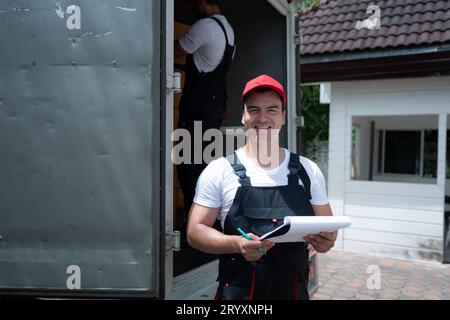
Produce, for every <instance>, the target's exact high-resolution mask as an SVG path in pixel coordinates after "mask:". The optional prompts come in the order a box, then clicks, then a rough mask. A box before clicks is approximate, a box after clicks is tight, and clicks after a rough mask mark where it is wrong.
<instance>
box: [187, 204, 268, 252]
mask: <svg viewBox="0 0 450 320" xmlns="http://www.w3.org/2000/svg"><path fill="white" fill-rule="evenodd" d="M219 210H220V208H207V207H203V206H201V205H198V204H196V203H193V204H192V207H191V210H190V212H189V221H188V230H187V240H188V242H189V244H190V245H191V246H192V247H193V248H196V249H198V250H201V251H203V252H206V253H211V254H228V253H240V254H242V255H243V256H244V258H245V259H246V260H247V261H255V260H258V259H259V258H261V256H262V253H260V252H259V250H258V248H259V247H260V246H262V247H263V249H264V250H265V251H267V250H269V249H270V248H271V247H272V246H273V245H274V244H273V243H272V242H270V241H267V240H265V241H262V242H261V241H259V240H258V239H259V238H258V237H257V236H255V235H253V234H251V233H250V234H249V236H250V237H251V238H252V239H253V240H252V241H250V240H246V239H245V238H244V237H241V236H231V235H225V234H223V233H221V232H219V231H217V230H216V229H214V228H212V226H213V224H214V221H215V220H216V219H217V215H218V213H219Z"/></svg>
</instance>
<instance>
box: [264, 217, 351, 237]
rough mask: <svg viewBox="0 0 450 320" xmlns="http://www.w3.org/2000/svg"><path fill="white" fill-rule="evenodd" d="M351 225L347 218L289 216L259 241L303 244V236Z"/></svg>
mask: <svg viewBox="0 0 450 320" xmlns="http://www.w3.org/2000/svg"><path fill="white" fill-rule="evenodd" d="M351 224H352V222H351V220H350V218H349V217H347V216H305V217H302V216H289V217H285V218H284V221H283V224H282V225H281V226H279V227H278V228H276V229H275V230H273V231H271V232H268V233H266V234H265V235H263V236H262V237H261V240H265V239H270V241H273V242H305V240H304V239H303V237H304V236H307V235H309V234H319V233H320V232H333V231H336V230H338V229H342V228H347V227H349V226H350V225H351Z"/></svg>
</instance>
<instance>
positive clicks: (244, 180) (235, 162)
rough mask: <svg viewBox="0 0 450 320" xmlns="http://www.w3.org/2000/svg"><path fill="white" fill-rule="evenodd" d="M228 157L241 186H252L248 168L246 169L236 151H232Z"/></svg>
mask: <svg viewBox="0 0 450 320" xmlns="http://www.w3.org/2000/svg"><path fill="white" fill-rule="evenodd" d="M226 159H227V160H228V162H229V163H230V165H231V167H232V168H233V171H234V173H235V174H236V175H237V176H238V177H239V183H240V184H241V186H251V185H252V184H251V183H250V178H249V177H247V174H246V173H247V169H245V167H244V165H243V164H242V163H241V161H240V160H239V157H238V156H237V154H236V152H233V153H230V154H229V155H228V156H227V157H226Z"/></svg>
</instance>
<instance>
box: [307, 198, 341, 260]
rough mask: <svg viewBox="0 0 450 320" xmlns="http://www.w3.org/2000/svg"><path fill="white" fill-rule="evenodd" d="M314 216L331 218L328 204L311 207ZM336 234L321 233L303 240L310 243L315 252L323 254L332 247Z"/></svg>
mask: <svg viewBox="0 0 450 320" xmlns="http://www.w3.org/2000/svg"><path fill="white" fill-rule="evenodd" d="M312 207H313V209H314V213H315V214H316V216H332V215H333V212H332V211H331V207H330V204H325V205H313V206H312ZM337 234H338V232H337V231H335V232H321V233H320V234H315V235H308V236H306V237H305V240H306V241H308V242H309V243H311V245H312V246H313V247H314V249H316V251H317V252H320V253H325V252H328V251H330V249H331V248H333V247H334V243H335V242H336V238H337Z"/></svg>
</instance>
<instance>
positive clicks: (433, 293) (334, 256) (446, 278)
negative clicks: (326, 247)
mask: <svg viewBox="0 0 450 320" xmlns="http://www.w3.org/2000/svg"><path fill="white" fill-rule="evenodd" d="M319 284H320V287H319V291H318V292H317V293H316V295H315V296H314V297H313V300H330V299H334V300H374V299H389V300H412V299H421V300H442V299H444V300H449V299H450V265H448V264H447V265H446V264H441V263H438V262H423V261H409V260H398V259H392V258H383V257H375V256H371V255H365V254H356V253H348V252H339V251H333V252H329V253H327V254H319Z"/></svg>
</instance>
